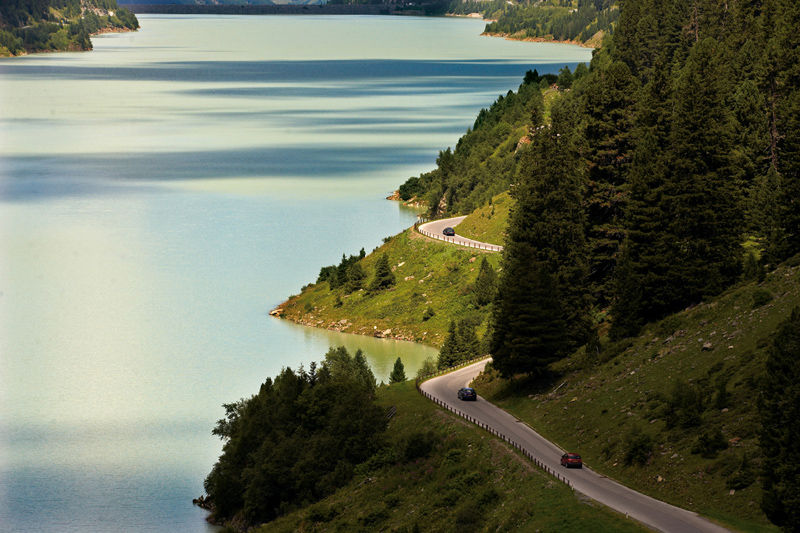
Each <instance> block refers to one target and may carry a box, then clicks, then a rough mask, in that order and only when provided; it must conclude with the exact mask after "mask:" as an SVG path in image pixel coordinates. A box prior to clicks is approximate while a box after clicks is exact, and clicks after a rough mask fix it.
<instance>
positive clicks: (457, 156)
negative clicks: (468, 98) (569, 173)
mask: <svg viewBox="0 0 800 533" xmlns="http://www.w3.org/2000/svg"><path fill="white" fill-rule="evenodd" d="M557 79H558V76H556V75H552V74H550V75H545V76H539V74H538V73H533V72H531V73H530V74H529V75H528V76H526V78H525V80H524V82H523V83H522V85H520V87H519V90H518V91H517V92H513V91H509V92H508V93H507V94H506V95H503V96H500V97H499V98H498V99H497V101H495V102H494V104H492V106H491V107H489V108H488V109H482V110H481V111H480V113H479V114H478V116H477V118H476V119H475V123H474V124H473V126H472V127H471V128H470V129H469V130H468V131H467V133H466V134H465V135H464V136H462V137H461V138H460V139H459V140H458V143H457V144H456V147H455V149H450V148H448V149H446V150H443V151H441V152H439V157H438V158H437V160H436V169H434V170H432V171H430V172H426V173H424V174H422V175H420V176H419V177H412V178H409V179H408V180H407V181H406V182H405V183H403V184H402V185H401V186H400V189H399V190H400V196H401V198H403V199H404V200H408V199H410V198H412V197H417V198H419V199H422V200H423V201H425V202H426V203H427V204H428V205H429V206H430V211H431V214H432V215H439V214H452V213H459V212H462V213H468V212H470V211H472V210H473V209H474V208H476V207H478V206H480V205H483V204H485V203H487V202H488V201H489V200H490V199H491V198H492V197H493V196H495V195H497V194H499V193H501V192H503V191H505V190H508V188H509V186H510V185H511V180H512V178H513V176H514V171H515V168H516V165H517V161H516V159H517V154H516V151H517V144H518V142H519V140H520V137H522V136H524V135H526V134H527V132H528V128H529V126H530V124H531V123H532V122H535V123H538V122H540V121H541V120H542V116H543V110H544V104H543V100H542V92H541V87H542V86H543V85H545V86H546V85H549V84H551V83H555V82H556V81H557Z"/></svg>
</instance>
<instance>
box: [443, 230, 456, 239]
mask: <svg viewBox="0 0 800 533" xmlns="http://www.w3.org/2000/svg"><path fill="white" fill-rule="evenodd" d="M442 233H444V234H445V235H447V236H448V237H452V236H454V235H455V234H456V230H454V229H453V228H444V230H443V231H442Z"/></svg>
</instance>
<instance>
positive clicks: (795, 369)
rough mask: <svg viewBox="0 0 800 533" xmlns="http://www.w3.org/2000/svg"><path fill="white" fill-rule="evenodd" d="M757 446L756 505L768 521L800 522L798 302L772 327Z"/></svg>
mask: <svg viewBox="0 0 800 533" xmlns="http://www.w3.org/2000/svg"><path fill="white" fill-rule="evenodd" d="M759 413H760V416H761V426H762V430H761V449H762V451H763V453H764V457H765V458H766V460H765V461H764V471H763V476H762V485H763V490H764V494H763V497H762V503H761V507H762V509H763V510H764V512H765V513H766V515H767V517H768V518H769V519H770V521H772V522H773V523H774V524H777V525H779V526H782V527H783V528H784V530H785V531H798V524H800V469H799V467H798V465H800V448H799V447H798V435H799V434H800V307H796V308H795V309H794V310H793V311H792V314H791V316H790V317H789V319H787V320H786V321H785V322H784V323H783V324H782V325H781V326H780V328H779V329H778V333H777V335H776V336H775V339H774V340H773V344H772V347H771V348H770V351H769V355H768V357H767V363H766V375H765V377H764V380H763V382H762V388H761V395H760V398H759Z"/></svg>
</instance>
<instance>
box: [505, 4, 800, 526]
mask: <svg viewBox="0 0 800 533" xmlns="http://www.w3.org/2000/svg"><path fill="white" fill-rule="evenodd" d="M620 7H621V15H620V21H619V25H618V27H617V28H616V30H615V33H614V36H613V40H612V41H610V42H609V43H608V46H606V47H604V49H603V50H602V51H600V52H598V53H596V54H595V56H594V58H593V60H592V63H591V66H590V72H589V75H588V76H585V77H584V78H583V79H581V80H579V81H577V82H575V83H574V85H573V86H572V91H570V92H569V93H568V94H565V95H564V96H563V98H561V100H560V101H559V102H558V103H557V104H556V105H555V106H554V108H553V118H552V123H551V124H550V125H547V126H545V127H543V128H541V127H538V128H535V131H534V135H533V138H532V140H531V143H530V146H529V148H527V149H526V150H527V151H526V152H524V153H523V155H522V156H521V157H520V158H519V164H518V165H517V167H516V170H515V172H516V175H515V176H516V177H515V181H514V186H513V187H512V189H511V192H512V196H513V197H514V198H515V199H516V205H515V207H514V209H513V211H512V216H511V220H510V222H509V228H508V232H507V240H506V247H505V252H504V258H503V271H502V273H501V276H500V284H499V293H498V297H497V302H496V304H495V309H494V320H493V337H492V343H491V348H492V354H493V356H494V359H495V366H496V367H497V368H498V369H499V370H500V371H501V372H502V373H503V374H505V375H508V376H513V375H515V374H518V373H524V374H532V375H537V374H541V373H543V372H544V371H545V370H546V368H547V365H548V364H549V363H550V362H552V361H554V360H556V359H558V358H559V357H561V356H562V355H564V354H565V353H568V352H569V351H571V350H572V349H573V348H574V347H575V346H577V345H579V344H581V343H585V342H587V341H588V340H590V339H592V338H596V333H592V332H591V331H587V330H586V329H585V328H586V327H588V328H589V329H591V327H592V325H591V322H590V321H588V319H589V316H591V315H590V314H589V313H588V311H589V310H590V309H591V308H592V306H594V307H595V309H598V308H602V307H608V306H609V304H610V315H611V330H610V338H611V340H617V339H622V338H624V337H627V336H631V335H635V334H637V333H638V332H639V330H640V328H641V327H642V326H643V325H644V324H645V323H647V322H650V321H654V320H658V319H661V318H663V317H664V316H666V315H668V314H670V313H673V312H676V311H679V310H681V309H683V308H685V307H687V306H690V305H693V304H695V303H698V302H700V301H702V300H704V299H706V298H709V297H712V296H715V295H717V294H719V293H721V292H722V291H723V290H725V289H726V288H728V287H730V286H731V285H732V284H734V283H736V282H737V281H738V280H740V279H742V278H743V277H744V278H747V279H758V278H759V277H762V276H763V267H764V264H768V265H774V264H776V263H777V262H780V261H782V260H785V259H787V258H789V257H791V256H793V255H795V254H797V253H798V252H800V224H799V223H798V220H800V202H798V198H800V196H798V194H799V193H800V134H799V133H798V121H800V69H799V68H798V65H800V46H799V45H800V35H798V33H797V31H796V28H797V24H798V23H799V22H800V4H798V3H797V2H795V1H794V0H764V1H754V0H738V1H729V2H717V1H715V0H667V1H664V0H620ZM534 126H535V124H534ZM745 241H749V243H750V245H751V246H753V245H754V246H755V249H756V250H757V252H758V253H755V252H753V251H752V249H751V250H750V252H746V249H745V247H744V246H743V245H744V243H745ZM567 243H568V244H567ZM567 250H568V251H569V252H570V253H565V251H567ZM745 259H747V261H746V267H747V268H746V270H745V271H744V273H743V263H745ZM796 315H797V313H796V312H795V313H794V314H793V315H792V318H791V320H790V321H789V322H788V323H787V325H785V326H784V327H783V328H782V329H781V331H780V332H779V335H778V337H777V338H776V340H775V347H774V348H773V351H772V355H771V357H770V361H769V363H768V365H767V378H766V379H765V381H764V387H763V388H764V392H763V400H762V404H763V405H764V406H765V407H764V408H763V409H762V412H763V413H764V414H763V418H764V430H763V431H764V433H763V436H762V444H763V445H764V447H765V448H764V451H765V454H766V455H767V457H769V458H770V460H769V461H768V462H769V463H770V465H769V466H768V467H767V469H766V470H765V472H764V478H763V479H764V486H765V491H766V493H765V499H764V508H765V511H766V512H767V515H768V516H769V517H770V518H771V519H772V520H773V521H775V522H776V523H778V524H781V525H783V526H784V528H786V529H787V530H796V520H794V519H793V518H795V516H796V513H795V512H794V511H793V509H794V508H795V507H796V503H797V501H798V500H797V494H798V489H797V486H796V485H797V484H796V478H797V472H796V468H795V467H794V466H792V465H793V464H794V463H793V461H794V456H792V455H791V454H792V453H794V452H793V451H792V448H793V444H792V441H793V439H794V437H791V436H789V435H794V433H792V431H793V430H792V429H791V428H792V427H793V426H794V425H796V424H792V422H791V420H792V416H793V414H792V413H794V411H796V409H797V394H795V393H794V392H793V391H794V389H795V388H796V383H794V382H793V381H792V380H793V379H794V372H791V370H787V369H788V368H789V366H790V365H792V364H795V365H796V363H797V358H798V357H800V353H798V350H797V342H796V341H797V339H796V334H795V333H796V330H797V327H798V326H797V316H796ZM795 381H796V380H795ZM680 388H681V389H685V387H680ZM685 392H687V394H685V395H683V396H685V398H683V400H685V401H683V400H682V403H680V404H676V405H677V406H678V407H680V408H678V407H676V410H675V411H674V413H673V415H674V416H673V418H674V419H675V420H677V421H678V422H675V423H680V424H688V423H689V422H687V421H692V420H697V417H696V416H695V417H693V413H694V414H696V413H695V411H696V409H695V411H693V410H692V409H691V407H692V405H693V402H692V401H691V400H692V397H691V395H690V394H688V392H691V391H690V390H689V389H686V391H685ZM684 404H685V405H684ZM717 440H719V439H715V438H714V436H713V435H709V436H707V438H706V439H705V441H707V442H705V444H704V446H702V447H703V448H704V449H711V448H713V447H714V445H715V443H716V441H717ZM794 440H796V439H794ZM706 451H708V450H706ZM790 456H791V457H790Z"/></svg>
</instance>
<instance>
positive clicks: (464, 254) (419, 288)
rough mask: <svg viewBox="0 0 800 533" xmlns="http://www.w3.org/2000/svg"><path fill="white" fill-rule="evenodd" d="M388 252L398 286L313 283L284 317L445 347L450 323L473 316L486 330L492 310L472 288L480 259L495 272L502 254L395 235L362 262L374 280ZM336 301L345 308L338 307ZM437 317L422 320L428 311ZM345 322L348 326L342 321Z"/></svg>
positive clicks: (285, 306)
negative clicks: (351, 288)
mask: <svg viewBox="0 0 800 533" xmlns="http://www.w3.org/2000/svg"><path fill="white" fill-rule="evenodd" d="M384 252H385V253H387V254H388V257H389V264H391V265H392V268H393V270H394V275H395V279H396V280H397V283H396V284H395V286H394V287H392V288H390V289H388V290H385V291H381V292H379V293H377V294H374V295H370V294H369V293H368V292H367V291H366V290H361V291H358V292H354V293H352V294H350V295H346V294H344V292H343V291H342V290H341V289H337V290H334V291H332V290H330V287H329V285H328V282H326V281H325V282H321V283H317V284H312V285H309V286H307V287H306V288H304V290H303V292H302V293H301V294H299V295H297V296H293V297H291V298H290V299H289V300H288V301H287V302H285V303H284V304H282V305H281V306H280V308H281V309H283V317H284V318H288V319H290V320H293V321H295V322H298V323H302V324H305V325H309V326H316V327H323V328H329V329H337V330H342V331H346V332H348V333H359V334H363V335H372V334H374V333H375V332H382V331H385V330H387V329H391V330H392V331H391V333H390V334H388V335H387V336H388V337H393V338H401V339H405V340H414V341H417V342H423V343H425V344H429V345H432V346H441V344H442V342H444V338H445V336H446V335H447V328H448V326H449V324H450V321H451V320H452V319H455V318H458V319H459V320H464V319H466V318H472V319H473V320H474V321H475V322H476V323H482V325H481V326H480V327H479V328H478V333H479V334H481V333H482V332H483V330H484V329H485V327H486V324H485V323H486V318H487V317H488V307H482V308H481V307H477V306H476V305H475V304H474V298H473V295H472V290H471V284H472V283H474V281H475V278H476V277H477V275H478V267H479V266H480V258H481V257H482V256H483V255H486V256H487V257H488V259H489V261H490V262H491V264H492V266H494V268H495V269H497V266H498V264H499V261H500V256H499V255H498V254H492V253H487V252H481V251H478V250H471V249H467V248H462V247H460V246H453V245H451V244H446V243H443V242H440V241H434V240H432V239H428V238H427V237H423V236H422V235H420V234H419V233H417V232H415V231H414V230H413V229H409V230H407V231H404V232H403V233H400V234H399V235H396V236H394V237H392V238H391V239H390V240H389V241H388V242H387V243H385V244H384V245H383V246H381V247H380V248H378V249H377V250H376V251H375V252H373V253H371V254H369V255H368V256H367V257H365V258H364V259H363V260H361V264H362V266H363V268H364V271H365V272H366V273H367V285H368V284H369V281H370V280H371V279H372V276H373V272H374V270H375V262H376V261H377V258H378V256H379V255H380V254H382V253H384ZM337 297H338V298H339V299H340V300H341V302H342V304H341V306H339V307H336V299H337ZM429 307H430V308H431V309H432V310H433V311H434V313H435V314H434V315H433V317H431V318H429V319H428V320H423V314H424V313H425V311H426V309H428V308H429ZM342 320H346V321H347V322H346V323H342V322H341V321H342Z"/></svg>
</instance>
